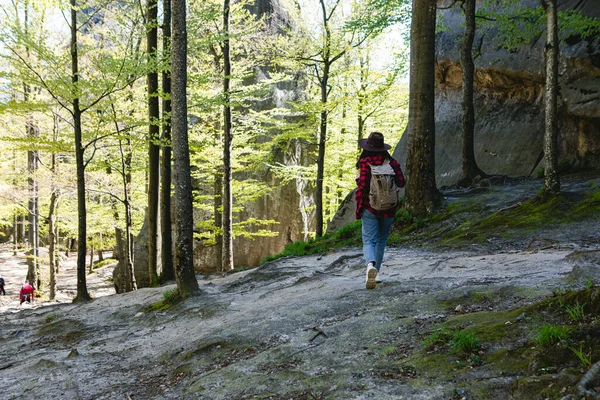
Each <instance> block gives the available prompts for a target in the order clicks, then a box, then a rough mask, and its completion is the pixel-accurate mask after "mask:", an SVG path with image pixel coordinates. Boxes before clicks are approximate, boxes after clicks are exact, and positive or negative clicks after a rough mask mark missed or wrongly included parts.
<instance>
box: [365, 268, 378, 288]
mask: <svg viewBox="0 0 600 400" xmlns="http://www.w3.org/2000/svg"><path fill="white" fill-rule="evenodd" d="M376 276H377V268H375V267H374V266H373V263H368V264H367V281H366V286H367V289H375V285H376V281H375V278H376Z"/></svg>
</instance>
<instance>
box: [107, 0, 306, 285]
mask: <svg viewBox="0 0 600 400" xmlns="http://www.w3.org/2000/svg"><path fill="white" fill-rule="evenodd" d="M286 7H288V5H287V4H286V0H257V1H255V2H254V4H253V5H251V6H249V9H250V10H251V11H252V13H253V14H255V15H257V16H259V17H261V16H266V17H267V18H268V20H267V25H266V26H265V29H264V34H265V35H269V34H272V33H273V32H274V31H276V30H278V29H280V28H281V27H282V26H290V25H291V23H292V22H291V20H290V16H289V15H288V12H287V11H286V10H287V8H286ZM267 75H268V70H267V69H266V68H262V69H258V70H257V74H256V76H255V77H254V79H255V81H254V82H249V83H251V84H253V83H256V81H260V80H262V79H265V78H266V76H267ZM302 93H303V90H302V88H301V87H300V83H299V82H297V81H289V82H281V83H279V84H277V85H275V86H273V87H272V89H271V93H270V95H269V96H268V98H267V99H265V100H263V101H261V102H260V103H257V104H256V107H257V108H260V109H262V110H265V109H272V108H276V107H286V106H289V102H290V101H297V100H299V98H300V96H302ZM191 122H192V123H193V121H191ZM275 158H276V161H277V162H278V163H281V164H284V165H302V166H306V165H308V163H309V162H310V161H309V160H308V150H307V149H306V147H305V145H303V144H301V142H300V141H290V143H288V146H287V148H286V149H283V150H281V151H278V154H276V156H275ZM253 178H254V179H257V180H260V181H263V182H267V183H268V184H269V185H270V186H271V187H273V190H272V192H270V193H269V194H268V195H266V196H264V197H262V198H260V199H259V200H258V201H255V202H253V203H249V204H246V205H245V209H244V211H243V212H242V213H240V214H239V218H240V220H245V219H248V218H257V219H265V220H267V219H268V220H275V221H277V223H276V224H272V225H270V226H267V227H263V228H265V229H269V230H271V231H273V232H277V233H278V235H277V236H273V237H257V238H255V239H245V238H236V239H235V240H234V264H235V265H236V266H238V267H252V266H256V265H258V264H259V263H260V261H261V260H262V259H263V258H264V257H266V256H267V255H269V254H274V253H278V252H279V251H281V250H282V249H283V247H284V246H285V245H286V244H287V243H288V242H291V241H297V240H303V239H305V238H306V235H307V232H310V231H313V230H314V211H311V209H312V208H314V207H313V206H314V200H313V198H312V193H313V189H312V187H311V185H310V184H309V183H306V182H305V181H303V180H301V179H298V180H295V181H291V182H289V183H287V184H285V185H282V184H281V182H279V181H278V179H277V177H275V175H274V174H272V173H271V172H270V171H267V172H265V173H263V174H262V175H260V176H254V177H253ZM234 195H235V194H234ZM173 217H174V216H173ZM212 218H213V217H212V215H211V214H210V213H206V212H203V211H200V210H195V216H194V219H195V220H196V221H205V220H208V219H212ZM147 243H148V230H147V226H146V224H144V226H143V227H142V229H141V231H140V232H139V234H138V235H137V237H136V241H135V255H134V269H135V276H136V281H137V283H138V286H140V287H145V286H148V285H149V283H150V282H149V279H148V254H147V253H148V247H147ZM158 250H159V251H160V240H159V249H158ZM216 250H217V249H216V248H215V246H205V245H203V244H202V243H201V242H200V241H196V243H195V249H194V253H195V254H194V263H195V268H196V271H197V272H205V273H210V272H214V271H215V270H216V265H217V262H216V256H217V255H216ZM158 262H159V270H160V268H161V265H160V257H159V260H158ZM122 270H123V266H122V265H121V263H120V264H119V266H118V267H117V268H116V269H115V272H114V281H115V287H116V288H117V291H119V287H120V286H122V285H121V284H120V281H121V280H122V279H123V278H122V275H123V274H122V272H121V271H122Z"/></svg>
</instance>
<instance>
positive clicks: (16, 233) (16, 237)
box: [13, 150, 20, 256]
mask: <svg viewBox="0 0 600 400" xmlns="http://www.w3.org/2000/svg"><path fill="white" fill-rule="evenodd" d="M13 159H14V161H13V173H14V178H13V188H14V190H15V191H16V190H17V152H16V151H14V150H13ZM19 238H20V229H19V216H18V214H17V213H16V212H15V213H14V219H13V255H14V256H16V255H17V251H18V250H19Z"/></svg>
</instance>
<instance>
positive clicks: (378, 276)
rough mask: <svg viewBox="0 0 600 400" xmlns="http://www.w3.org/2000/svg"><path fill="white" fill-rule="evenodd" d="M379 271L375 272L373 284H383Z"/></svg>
mask: <svg viewBox="0 0 600 400" xmlns="http://www.w3.org/2000/svg"><path fill="white" fill-rule="evenodd" d="M381 275H382V274H381V271H379V272H377V276H376V277H375V282H377V283H382V282H383V276H381Z"/></svg>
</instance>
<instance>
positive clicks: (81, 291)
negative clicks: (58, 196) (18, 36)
mask: <svg viewBox="0 0 600 400" xmlns="http://www.w3.org/2000/svg"><path fill="white" fill-rule="evenodd" d="M70 1H71V3H70V4H71V73H72V75H71V82H72V84H73V91H74V97H73V100H72V106H73V110H72V113H73V130H74V133H75V165H76V168H77V295H76V296H75V299H73V301H74V302H81V301H88V300H91V297H90V295H89V293H88V290H87V283H86V270H85V258H86V257H85V256H86V247H87V243H86V239H87V210H86V205H85V164H84V160H83V156H84V154H83V151H84V148H83V144H82V140H83V134H82V128H81V108H80V106H79V94H78V90H77V88H78V86H79V83H78V82H79V66H78V61H79V60H78V53H77V8H76V7H77V5H76V0H70Z"/></svg>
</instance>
